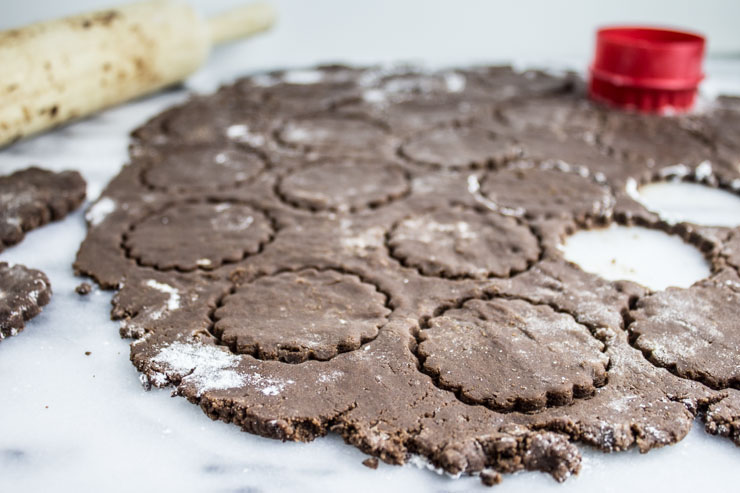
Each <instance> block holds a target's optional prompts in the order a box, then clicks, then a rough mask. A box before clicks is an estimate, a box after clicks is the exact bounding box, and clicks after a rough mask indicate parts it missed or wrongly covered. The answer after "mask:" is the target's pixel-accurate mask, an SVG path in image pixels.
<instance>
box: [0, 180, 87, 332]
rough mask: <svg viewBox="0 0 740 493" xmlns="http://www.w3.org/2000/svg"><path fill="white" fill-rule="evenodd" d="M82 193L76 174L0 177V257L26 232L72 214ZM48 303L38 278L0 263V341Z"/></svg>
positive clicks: (47, 288)
mask: <svg viewBox="0 0 740 493" xmlns="http://www.w3.org/2000/svg"><path fill="white" fill-rule="evenodd" d="M85 188H86V184H85V181H84V180H83V179H82V177H81V176H80V174H79V173H77V172H76V171H63V172H61V173H54V172H52V171H47V170H45V169H41V168H36V167H31V168H27V169H24V170H21V171H16V172H15V173H13V174H11V175H6V176H0V251H2V250H4V249H5V248H7V247H9V246H11V245H15V244H16V243H19V242H20V241H21V240H22V239H23V237H24V236H25V234H26V232H27V231H30V230H32V229H35V228H38V227H40V226H43V225H44V224H46V223H48V222H49V221H57V220H60V219H62V218H63V217H64V216H66V215H67V214H68V213H70V212H71V211H73V210H75V209H76V208H77V207H79V205H80V204H81V203H82V201H83V200H85ZM50 297H51V284H50V283H49V279H48V278H47V277H46V275H45V274H44V273H43V272H40V271H37V270H34V269H29V268H27V267H25V266H23V265H15V266H13V267H10V266H9V265H8V264H7V263H5V262H0V340H2V339H4V338H6V337H8V336H13V335H16V334H17V333H18V332H20V331H21V330H23V327H24V326H25V322H26V321H28V320H30V319H31V318H33V317H35V316H36V315H38V314H39V313H40V312H41V307H42V306H44V305H46V304H47V303H48V302H49V299H50Z"/></svg>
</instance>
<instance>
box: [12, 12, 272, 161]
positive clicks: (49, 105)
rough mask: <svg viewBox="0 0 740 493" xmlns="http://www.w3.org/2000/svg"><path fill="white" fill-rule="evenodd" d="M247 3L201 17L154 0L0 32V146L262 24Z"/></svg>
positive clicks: (112, 99)
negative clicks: (211, 15)
mask: <svg viewBox="0 0 740 493" xmlns="http://www.w3.org/2000/svg"><path fill="white" fill-rule="evenodd" d="M274 20H275V12H274V10H273V9H272V7H270V6H269V5H266V4H260V3H257V4H251V5H246V6H243V7H240V8H237V9H234V10H231V11H228V12H225V13H222V14H220V15H218V16H216V17H213V18H211V19H208V20H207V21H206V20H204V19H202V18H201V17H200V16H199V15H198V14H197V13H196V12H195V11H194V10H193V9H192V8H191V7H190V6H188V5H187V4H185V3H180V2H177V1H174V0H154V1H149V2H141V3H134V4H130V5H126V6H122V7H119V8H114V9H110V10H104V11H100V12H94V13H90V14H83V15H78V16H74V17H68V18H65V19H59V20H54V21H49V22H41V23H38V24H33V25H30V26H27V27H24V28H21V29H14V30H11V31H5V32H2V33H0V147H2V146H4V145H7V144H9V143H11V142H14V141H16V140H18V139H20V138H22V137H25V136H27V135H31V134H33V133H36V132H39V131H42V130H44V129H47V128H49V127H52V126H55V125H58V124H60V123H63V122H66V121H68V120H71V119H75V118H80V117H83V116H85V115H88V114H90V113H93V112H95V111H98V110H100V109H102V108H106V107H108V106H112V105H115V104H118V103H121V102H123V101H126V100H129V99H132V98H135V97H137V96H141V95H142V94H146V93H149V92H152V91H155V90H157V89H160V88H162V87H165V86H167V85H170V84H173V83H175V82H178V81H181V80H183V79H184V78H185V77H186V76H188V75H189V74H191V73H192V72H194V71H195V70H196V69H197V68H198V67H199V66H200V65H201V64H202V63H203V62H204V60H205V59H206V57H207V56H208V53H209V51H210V49H211V46H212V45H213V44H216V43H221V42H225V41H230V40H233V39H236V38H241V37H245V36H250V35H252V34H255V33H258V32H260V31H264V30H266V29H268V28H269V27H270V26H271V25H272V24H273V22H274Z"/></svg>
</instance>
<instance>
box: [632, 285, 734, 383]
mask: <svg viewBox="0 0 740 493" xmlns="http://www.w3.org/2000/svg"><path fill="white" fill-rule="evenodd" d="M630 317H631V318H632V319H633V322H632V323H631V324H630V326H629V330H630V333H631V334H632V337H633V338H634V345H635V347H637V348H638V349H640V350H641V351H643V352H644V353H646V354H647V355H648V358H649V359H650V360H651V361H654V362H655V363H656V364H658V365H660V366H663V367H665V368H669V369H671V371H673V372H674V373H676V374H677V375H679V376H681V377H684V378H690V379H692V380H698V381H701V382H703V383H705V384H707V385H708V386H710V387H712V388H717V389H724V388H728V387H734V388H740V364H739V362H740V359H738V356H739V355H740V293H738V292H735V291H733V290H732V289H727V288H723V287H721V286H720V287H716V286H693V287H691V288H689V289H679V288H668V289H666V290H665V291H661V292H659V293H655V294H653V295H650V296H648V297H646V298H643V299H641V300H640V301H639V302H638V303H637V309H636V310H634V311H633V312H631V314H630Z"/></svg>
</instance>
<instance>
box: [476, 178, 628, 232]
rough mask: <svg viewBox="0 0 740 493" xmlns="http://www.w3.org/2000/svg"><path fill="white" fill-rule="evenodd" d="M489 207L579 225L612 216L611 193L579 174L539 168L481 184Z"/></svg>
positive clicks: (487, 180) (486, 180) (492, 179)
mask: <svg viewBox="0 0 740 493" xmlns="http://www.w3.org/2000/svg"><path fill="white" fill-rule="evenodd" d="M481 191H482V192H483V195H485V196H486V198H488V200H489V201H490V207H495V208H498V209H499V210H505V211H509V212H510V213H511V214H515V215H522V216H525V217H529V218H539V217H572V218H574V219H576V220H578V221H587V220H589V219H591V218H596V217H604V216H607V215H609V214H610V213H611V210H612V207H613V205H614V200H613V197H612V195H611V192H609V190H608V189H607V188H606V187H604V186H602V185H599V184H597V183H595V182H594V181H593V180H591V179H589V178H587V177H584V176H581V175H580V174H576V173H572V172H566V171H560V170H558V169H553V168H545V167H537V166H511V167H508V168H505V169H501V170H497V171H494V172H491V173H489V174H487V175H486V176H485V178H484V180H483V183H482V184H481Z"/></svg>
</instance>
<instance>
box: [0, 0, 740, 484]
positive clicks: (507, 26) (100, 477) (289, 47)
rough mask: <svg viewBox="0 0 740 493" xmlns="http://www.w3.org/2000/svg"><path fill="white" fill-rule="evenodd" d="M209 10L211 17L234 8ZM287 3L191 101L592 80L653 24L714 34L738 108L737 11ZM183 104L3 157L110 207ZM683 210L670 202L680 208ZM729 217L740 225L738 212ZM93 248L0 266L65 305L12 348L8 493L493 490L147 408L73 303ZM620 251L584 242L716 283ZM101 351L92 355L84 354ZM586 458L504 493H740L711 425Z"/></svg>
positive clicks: (14, 11)
mask: <svg viewBox="0 0 740 493" xmlns="http://www.w3.org/2000/svg"><path fill="white" fill-rule="evenodd" d="M193 3H194V4H197V5H198V6H199V7H200V8H201V9H202V10H203V11H206V12H208V11H211V12H213V11H216V10H218V9H219V8H222V7H226V6H230V5H234V4H235V2H231V1H214V2H206V1H200V2H193ZM275 3H276V4H277V5H278V8H279V10H280V13H281V15H282V17H281V19H280V22H279V25H278V27H277V28H276V29H275V30H274V31H273V32H271V33H269V34H267V35H265V36H263V37H260V38H257V39H254V40H251V41H249V42H246V43H237V44H234V45H231V46H227V47H223V48H221V49H218V50H216V51H215V52H214V53H213V56H212V58H211V60H210V61H209V63H208V64H207V65H206V67H204V69H203V70H201V71H200V72H198V73H197V74H196V75H195V76H194V77H192V78H191V79H190V81H189V82H188V84H187V87H188V88H189V89H195V90H201V91H207V90H211V89H213V88H214V87H216V85H217V84H219V83H222V82H226V81H228V80H230V79H231V78H233V77H235V76H236V75H238V74H245V73H249V72H250V71H253V70H256V69H262V68H269V67H276V66H286V65H287V66H297V65H301V66H303V65H310V64H313V63H316V62H321V61H323V62H326V61H350V62H355V63H367V62H376V61H390V60H399V59H400V60H418V61H423V62H427V63H430V64H434V65H438V64H464V63H469V62H472V61H501V60H510V61H514V62H517V63H518V64H520V65H526V64H531V63H536V64H540V65H541V64H548V65H550V66H554V65H557V66H562V65H563V64H565V65H569V66H571V67H574V68H577V69H583V68H584V67H585V66H586V65H587V63H588V59H589V57H590V53H591V46H592V41H593V31H594V29H595V27H596V26H598V25H602V24H605V23H619V22H650V23H660V24H671V25H678V26H684V27H691V28H694V29H696V30H699V31H702V32H704V33H705V34H707V35H708V36H709V39H710V43H709V46H710V52H711V54H712V55H713V60H712V61H711V62H710V63H709V64H708V65H707V67H708V72H709V75H710V78H709V80H708V81H707V84H706V85H705V90H707V91H709V92H715V91H716V90H718V89H725V90H733V91H734V92H737V93H740V76H739V74H740V62H738V61H737V60H733V59H732V55H733V54H738V53H740V35H738V34H737V32H738V31H737V26H736V21H737V19H740V2H736V1H703V2H687V1H682V2H678V1H660V2H647V1H635V0H623V1H620V2H608V3H606V2H596V1H587V0H578V1H571V2H552V1H544V0H543V1H531V0H530V1H518V2H511V1H509V2H493V1H454V2H453V1H447V2H440V1H422V0H419V1H398V0H396V1H390V0H383V1H374V2H356V1H349V0H344V1H342V0H335V1H329V0H321V1H311V2H309V1H300V0H295V1H279V2H275ZM106 5H110V2H105V1H97V0H82V1H76V2H71V1H69V2H62V1H50V0H24V1H10V0H0V28H9V27H15V26H18V25H20V24H23V23H26V22H30V21H34V20H39V19H41V18H46V17H51V16H55V15H58V14H64V13H70V12H75V11H81V10H85V9H87V8H89V7H102V6H106ZM1 78H2V67H0V79H1ZM183 97H185V91H184V90H182V89H179V90H175V91H169V92H167V93H165V94H162V95H158V96H155V97H152V98H147V99H143V100H140V101H137V102H134V103H132V104H129V105H127V106H124V107H121V108H118V109H115V110H111V111H108V112H105V113H103V114H101V115H98V116H96V117H94V118H91V119H89V120H86V121H83V122H80V123H77V124H74V125H70V126H68V127H65V128H63V129H60V130H58V131H55V132H53V133H50V134H46V135H44V136H41V137H38V138H35V139H32V140H28V141H25V142H21V143H19V144H16V145H14V146H12V147H10V148H8V149H5V150H0V171H2V173H7V172H9V171H11V170H13V169H18V168H21V167H25V166H27V165H28V164H30V163H38V164H42V165H44V166H45V167H49V168H51V169H56V170H61V169H67V168H74V169H78V170H80V171H81V172H82V173H83V174H84V176H85V178H86V179H87V180H88V182H89V189H88V193H89V196H90V197H91V198H94V197H95V196H97V194H98V193H99V191H100V190H101V188H102V187H103V186H104V185H105V183H106V182H107V181H108V180H109V179H110V178H111V177H112V176H114V175H115V174H116V173H117V171H118V169H119V167H120V166H121V164H122V163H123V162H125V159H126V145H127V139H128V137H127V133H128V132H129V131H130V130H131V129H133V128H135V127H136V126H137V125H139V124H140V123H142V122H143V121H144V120H145V119H146V118H148V117H149V116H150V115H153V114H155V113H157V112H158V111H161V109H163V108H164V107H166V106H167V105H169V104H172V103H173V102H175V101H179V100H181V99H182V98H183ZM0 104H2V102H1V101H0ZM670 196H671V193H670V192H666V194H665V197H668V198H670ZM674 196H675V194H674ZM677 197H678V202H679V204H678V205H683V206H684V207H685V204H686V201H687V200H689V199H690V197H687V196H686V194H684V193H681V194H680V195H678V196H677ZM668 202H670V200H668ZM719 202H720V201H719V200H718V201H717V203H719ZM723 203H724V202H723ZM730 214H736V217H740V214H738V211H737V210H735V209H733V210H732V211H730ZM84 233H85V226H84V220H83V218H82V214H81V212H77V213H75V214H73V215H71V216H70V217H68V218H67V219H66V220H65V221H63V222H61V223H57V224H54V225H51V226H48V227H45V228H42V229H40V230H37V231H35V232H32V233H31V234H29V235H28V237H27V239H26V240H25V241H24V242H23V243H22V244H21V245H20V246H18V247H14V248H11V249H8V250H7V251H5V252H3V253H2V254H0V260H5V261H9V262H11V263H14V262H20V263H24V264H27V265H30V266H33V267H37V268H40V269H42V270H44V271H46V272H47V274H48V275H49V277H50V279H51V281H52V284H53V287H54V292H55V294H54V297H53V299H52V302H51V304H50V305H48V306H47V307H46V308H45V310H44V312H43V313H42V315H40V316H39V317H37V318H36V319H34V320H33V321H32V322H31V323H29V324H28V328H27V330H26V331H25V332H23V333H22V334H21V335H19V336H17V337H14V338H10V339H8V340H5V341H3V342H2V343H0V492H5V491H151V490H154V489H164V490H177V491H261V490H297V489H301V490H303V491H319V490H344V491H347V490H352V491H378V490H384V491H420V490H432V491H467V490H469V489H473V488H478V481H477V479H462V480H458V481H453V480H449V479H446V478H444V477H438V476H436V475H435V474H434V473H430V472H428V471H422V470H418V469H416V468H414V467H413V466H411V467H403V468H400V467H391V466H385V465H381V467H380V469H379V470H378V471H371V470H369V469H367V468H365V467H363V466H361V465H360V462H361V461H362V460H363V458H364V456H363V455H362V454H361V453H360V452H358V451H356V450H355V449H353V448H352V447H349V446H346V445H343V444H342V443H341V440H339V439H337V438H336V437H329V438H326V439H319V440H317V441H316V442H314V443H312V444H308V445H305V444H282V443H279V442H275V441H271V440H266V439H261V438H257V437H254V436H252V435H248V434H244V433H239V432H238V431H237V430H236V428H235V427H233V426H230V425H226V424H223V423H215V422H211V421H210V420H209V419H208V418H207V417H206V416H205V415H204V414H203V413H202V412H201V411H200V409H198V408H197V407H196V406H193V405H191V404H189V403H188V402H185V401H184V400H183V399H171V398H170V397H169V393H168V391H166V390H164V391H152V392H145V391H144V390H143V389H142V388H141V386H140V385H139V381H138V376H137V373H136V371H135V369H134V368H133V366H132V365H131V364H130V363H129V361H128V342H126V341H123V340H121V339H120V338H119V337H118V326H117V324H116V323H114V322H111V321H109V320H108V311H109V308H110V305H109V301H110V294H109V293H101V292H99V291H97V290H96V291H95V292H94V293H93V294H91V295H90V296H89V297H87V298H85V299H81V298H79V297H78V296H77V295H76V294H74V293H73V291H72V290H73V288H74V286H75V285H76V284H78V283H79V282H80V280H79V279H75V278H74V277H73V276H72V273H71V267H70V265H71V263H72V261H73V259H74V254H75V251H76V249H77V246H78V245H79V243H80V241H81V240H82V238H83V237H84ZM629 234H630V238H631V237H632V236H631V235H632V234H633V233H629ZM603 235H609V236H607V238H608V241H607V242H606V244H608V245H611V246H613V247H615V253H614V254H612V253H609V252H605V250H604V248H603V245H604V243H603V242H604V238H605V237H604V236H603ZM613 235H614V233H613V232H603V233H595V234H594V236H592V237H591V238H590V239H588V238H587V239H579V240H578V242H576V243H574V245H575V246H574V247H573V250H572V251H573V255H575V256H578V255H581V256H582V260H583V263H584V265H586V264H587V265H589V268H591V269H592V270H595V271H599V272H602V273H603V274H604V275H615V274H614V272H611V271H608V270H606V269H605V270H604V271H601V270H600V267H599V266H600V265H601V266H603V264H604V263H607V264H611V263H610V262H609V259H610V257H611V256H612V255H617V256H618V257H619V258H618V260H619V262H621V263H627V264H628V263H629V262H628V261H629V259H630V258H638V259H639V260H640V262H638V265H626V266H623V267H624V268H623V269H621V270H619V272H623V273H629V272H631V273H633V274H635V275H639V274H640V273H641V267H640V265H650V266H652V265H653V262H650V260H649V259H650V257H651V256H655V257H659V258H660V259H663V260H665V259H666V258H667V259H668V260H670V262H668V264H667V267H666V268H665V269H663V270H662V271H661V273H659V274H658V275H659V276H666V277H665V279H663V280H666V281H668V282H670V281H671V279H669V278H668V277H667V276H668V275H669V274H670V273H671V271H675V270H676V269H675V267H674V266H675V265H679V264H680V265H683V264H685V263H691V264H692V265H693V266H694V267H695V268H696V269H699V270H700V269H701V268H702V267H703V265H702V260H701V257H700V256H699V255H698V253H696V252H693V251H691V250H690V249H689V251H688V253H686V252H685V251H684V250H685V249H680V248H678V247H677V248H675V249H673V250H672V251H671V255H678V254H679V253H680V252H679V250H681V252H684V253H685V255H686V256H684V257H676V256H671V255H668V252H667V250H668V249H669V248H670V247H669V246H667V243H666V242H665V241H661V242H660V243H659V244H652V243H650V242H649V238H647V237H645V238H643V240H642V241H640V242H636V243H635V242H631V243H630V245H631V246H624V245H626V243H624V244H622V243H620V242H619V241H618V240H619V237H618V236H617V237H616V240H615V237H614V236H613ZM625 238H626V237H625ZM584 242H585V243H584ZM627 248H630V250H627ZM579 252H585V253H579ZM588 252H598V253H599V254H601V257H597V256H596V255H591V256H589V253H588ZM651 275H652V274H651ZM85 351H91V352H92V354H91V355H90V356H85V355H84V352H85ZM584 449H585V448H584ZM584 455H585V457H584V468H583V471H582V473H581V474H580V475H579V476H578V477H575V478H571V479H570V480H569V481H567V482H566V483H565V484H564V485H558V484H557V483H555V482H554V481H553V480H551V479H550V478H549V477H547V476H545V475H542V474H539V473H523V474H519V475H516V476H514V477H506V478H505V481H504V484H503V485H501V486H500V487H499V488H498V489H497V490H496V491H535V490H536V491H545V490H546V491H553V492H563V493H571V492H576V491H577V492H587V491H588V492H590V491H604V492H607V491H625V490H627V491H629V490H631V491H642V490H647V489H648V488H652V489H654V490H660V491H697V490H704V491H711V490H717V491H728V490H731V489H732V488H733V487H736V486H737V478H736V476H737V474H736V473H735V472H734V471H736V470H737V465H738V460H739V459H740V449H738V448H737V447H735V446H734V445H732V444H731V443H730V442H729V441H727V440H723V439H718V438H715V437H709V436H707V435H706V434H704V433H703V432H702V431H701V430H700V429H699V428H698V427H695V429H694V430H693V431H692V432H691V434H690V435H689V437H687V438H686V439H685V440H684V441H683V442H681V443H680V444H678V445H676V446H673V447H669V448H666V449H662V450H658V451H654V452H651V453H649V454H648V455H647V456H639V454H637V453H636V452H634V451H630V452H626V453H620V454H612V455H603V454H601V453H598V452H592V451H589V450H588V449H585V450H584Z"/></svg>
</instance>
